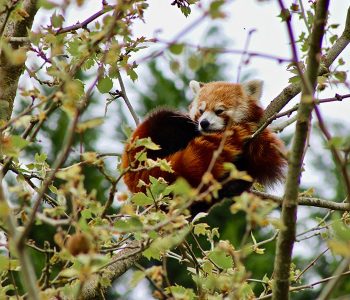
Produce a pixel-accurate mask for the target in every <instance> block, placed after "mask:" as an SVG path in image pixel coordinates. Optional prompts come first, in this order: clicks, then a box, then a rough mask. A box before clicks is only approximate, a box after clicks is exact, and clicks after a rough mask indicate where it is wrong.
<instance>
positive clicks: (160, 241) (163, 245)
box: [143, 227, 190, 260]
mask: <svg viewBox="0 0 350 300" xmlns="http://www.w3.org/2000/svg"><path fill="white" fill-rule="evenodd" d="M189 230H190V228H189V227H186V228H184V229H181V230H180V231H178V232H176V233H173V234H171V235H168V236H164V237H161V238H157V239H155V240H154V241H153V243H152V244H151V245H150V246H149V248H147V249H146V250H145V251H144V252H143V256H144V257H146V258H147V259H149V260H150V259H151V258H154V259H157V260H160V257H161V255H162V254H164V253H165V252H166V251H168V250H170V249H172V248H173V247H175V246H177V245H178V244H180V243H181V242H182V241H183V240H184V239H185V237H186V235H187V234H188V232H189Z"/></svg>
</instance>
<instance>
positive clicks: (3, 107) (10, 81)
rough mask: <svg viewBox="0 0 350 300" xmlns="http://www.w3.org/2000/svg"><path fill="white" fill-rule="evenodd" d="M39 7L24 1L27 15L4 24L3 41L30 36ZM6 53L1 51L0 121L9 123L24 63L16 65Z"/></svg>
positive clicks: (35, 0)
mask: <svg viewBox="0 0 350 300" xmlns="http://www.w3.org/2000/svg"><path fill="white" fill-rule="evenodd" d="M37 7H38V5H37V0H24V1H23V2H22V8H23V10H24V11H25V12H26V13H27V15H26V16H24V17H23V19H21V20H11V18H10V19H8V20H7V21H6V23H5V24H4V31H3V34H2V36H1V39H3V38H7V37H8V38H10V37H26V36H28V29H30V28H31V27H32V24H33V20H34V16H35V14H36V12H37V9H38V8H37ZM4 21H5V20H4ZM11 47H12V49H13V50H17V49H19V47H20V45H19V44H12V45H11ZM4 52H5V51H0V120H5V121H8V120H9V119H10V117H11V114H12V110H13V101H14V99H15V96H16V92H17V86H18V79H19V77H20V75H21V73H22V70H23V68H24V62H23V63H20V64H17V65H14V64H12V62H11V61H10V60H9V59H8V57H7V56H6V54H5V53H4Z"/></svg>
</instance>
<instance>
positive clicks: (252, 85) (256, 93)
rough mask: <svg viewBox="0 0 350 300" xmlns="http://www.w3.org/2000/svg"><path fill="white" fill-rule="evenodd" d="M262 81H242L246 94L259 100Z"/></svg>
mask: <svg viewBox="0 0 350 300" xmlns="http://www.w3.org/2000/svg"><path fill="white" fill-rule="evenodd" d="M262 87H263V81H262V80H251V81H248V82H245V83H243V89H244V91H245V92H246V93H247V95H248V96H251V97H253V98H255V99H256V100H260V97H261V94H262Z"/></svg>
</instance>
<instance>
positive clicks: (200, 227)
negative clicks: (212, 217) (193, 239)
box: [193, 223, 209, 236]
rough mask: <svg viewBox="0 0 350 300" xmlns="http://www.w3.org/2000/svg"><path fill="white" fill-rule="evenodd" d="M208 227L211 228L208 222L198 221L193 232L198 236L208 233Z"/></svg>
mask: <svg viewBox="0 0 350 300" xmlns="http://www.w3.org/2000/svg"><path fill="white" fill-rule="evenodd" d="M207 228H209V225H208V224H207V223H198V224H196V225H194V228H193V233H194V234H195V235H197V236H199V235H201V234H202V235H206V234H207V232H208V230H207Z"/></svg>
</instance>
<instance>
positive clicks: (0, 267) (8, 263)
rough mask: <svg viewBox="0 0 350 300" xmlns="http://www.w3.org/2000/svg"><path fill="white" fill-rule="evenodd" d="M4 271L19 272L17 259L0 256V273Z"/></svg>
mask: <svg viewBox="0 0 350 300" xmlns="http://www.w3.org/2000/svg"><path fill="white" fill-rule="evenodd" d="M5 270H11V271H19V270H20V265H19V261H18V260H17V259H9V258H8V257H6V256H3V255H0V272H2V271H5Z"/></svg>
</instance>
